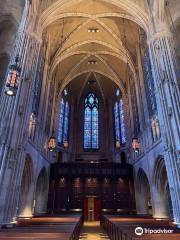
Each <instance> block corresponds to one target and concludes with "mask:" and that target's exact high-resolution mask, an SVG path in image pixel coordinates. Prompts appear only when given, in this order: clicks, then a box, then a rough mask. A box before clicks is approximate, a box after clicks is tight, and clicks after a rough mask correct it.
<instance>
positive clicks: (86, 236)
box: [79, 222, 110, 240]
mask: <svg viewBox="0 0 180 240" xmlns="http://www.w3.org/2000/svg"><path fill="white" fill-rule="evenodd" d="M103 239H104V240H110V238H109V237H108V235H107V234H106V233H105V232H104V230H103V229H102V228H101V226H100V222H85V223H84V225H83V227H82V230H81V234H80V237H79V240H103Z"/></svg>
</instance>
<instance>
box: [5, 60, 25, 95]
mask: <svg viewBox="0 0 180 240" xmlns="http://www.w3.org/2000/svg"><path fill="white" fill-rule="evenodd" d="M18 61H19V56H17V57H16V58H15V62H14V63H13V64H12V65H10V66H9V71H8V76H7V80H6V86H5V94H6V95H8V96H15V95H16V93H17V90H18V85H19V78H20V72H21V68H20V67H19V66H18Z"/></svg>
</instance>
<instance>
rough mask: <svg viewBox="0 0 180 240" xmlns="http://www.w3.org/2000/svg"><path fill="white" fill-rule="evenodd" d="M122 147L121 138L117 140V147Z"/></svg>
mask: <svg viewBox="0 0 180 240" xmlns="http://www.w3.org/2000/svg"><path fill="white" fill-rule="evenodd" d="M120 147H121V143H120V141H119V140H116V148H120Z"/></svg>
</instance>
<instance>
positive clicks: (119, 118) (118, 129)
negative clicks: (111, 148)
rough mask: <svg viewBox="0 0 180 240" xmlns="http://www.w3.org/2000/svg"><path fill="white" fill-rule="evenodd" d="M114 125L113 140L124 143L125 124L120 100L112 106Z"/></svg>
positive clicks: (122, 105)
mask: <svg viewBox="0 0 180 240" xmlns="http://www.w3.org/2000/svg"><path fill="white" fill-rule="evenodd" d="M114 125H115V140H116V142H117V141H118V142H120V143H121V144H125V143H126V133H125V123H124V104H123V100H122V99H120V100H119V101H117V102H116V103H115V105H114Z"/></svg>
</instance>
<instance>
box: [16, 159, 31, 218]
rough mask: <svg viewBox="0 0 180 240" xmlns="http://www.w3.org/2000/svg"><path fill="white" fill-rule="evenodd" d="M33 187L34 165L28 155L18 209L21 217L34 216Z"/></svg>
mask: <svg viewBox="0 0 180 240" xmlns="http://www.w3.org/2000/svg"><path fill="white" fill-rule="evenodd" d="M33 187H34V186H33V163H32V159H31V157H30V156H29V155H27V156H26V160H25V165H24V171H23V175H22V180H21V189H20V198H19V209H18V213H19V214H18V215H19V216H20V217H30V216H32V203H33Z"/></svg>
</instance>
